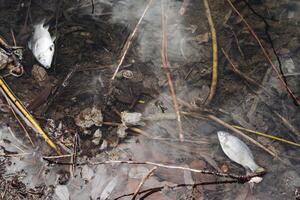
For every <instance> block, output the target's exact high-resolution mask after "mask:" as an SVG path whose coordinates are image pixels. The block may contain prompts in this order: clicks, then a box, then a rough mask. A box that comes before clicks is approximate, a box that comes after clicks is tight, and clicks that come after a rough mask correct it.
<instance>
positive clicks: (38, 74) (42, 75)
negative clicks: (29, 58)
mask: <svg viewBox="0 0 300 200" xmlns="http://www.w3.org/2000/svg"><path fill="white" fill-rule="evenodd" d="M31 74H32V76H33V78H34V80H36V81H38V82H42V81H45V80H47V79H48V74H47V71H46V70H45V68H44V67H41V66H39V65H33V67H32V70H31Z"/></svg>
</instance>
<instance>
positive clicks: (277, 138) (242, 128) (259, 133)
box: [233, 125, 300, 147]
mask: <svg viewBox="0 0 300 200" xmlns="http://www.w3.org/2000/svg"><path fill="white" fill-rule="evenodd" d="M233 127H234V128H237V129H239V130H243V131H247V132H249V133H254V134H257V135H260V136H263V137H266V138H270V139H273V140H277V141H280V142H284V143H287V144H290V145H294V146H297V147H300V144H299V143H296V142H292V141H289V140H286V139H283V138H279V137H276V136H273V135H270V134H266V133H262V132H259V131H254V130H251V129H247V128H244V127H240V126H234V125H233Z"/></svg>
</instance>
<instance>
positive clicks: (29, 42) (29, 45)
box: [27, 40, 32, 50]
mask: <svg viewBox="0 0 300 200" xmlns="http://www.w3.org/2000/svg"><path fill="white" fill-rule="evenodd" d="M27 45H28V48H29V49H30V50H32V49H31V47H32V46H31V40H29V41H28V43H27Z"/></svg>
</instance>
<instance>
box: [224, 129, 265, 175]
mask: <svg viewBox="0 0 300 200" xmlns="http://www.w3.org/2000/svg"><path fill="white" fill-rule="evenodd" d="M218 138H219V141H220V144H221V147H222V150H223V152H224V153H225V154H226V155H227V156H228V158H230V160H232V161H234V162H236V163H238V164H240V165H242V166H243V167H244V168H245V169H246V170H248V169H250V170H251V171H252V172H262V171H264V168H262V167H260V166H258V165H257V164H256V163H255V161H254V158H253V155H252V152H251V150H250V149H249V147H248V146H247V145H246V144H245V143H244V142H243V141H242V140H240V139H239V138H237V137H235V136H233V135H231V134H229V133H227V132H224V131H218Z"/></svg>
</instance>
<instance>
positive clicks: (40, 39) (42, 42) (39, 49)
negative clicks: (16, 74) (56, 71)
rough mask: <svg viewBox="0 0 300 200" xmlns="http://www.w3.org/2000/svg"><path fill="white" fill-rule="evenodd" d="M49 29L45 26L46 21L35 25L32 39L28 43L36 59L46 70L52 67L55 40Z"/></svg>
mask: <svg viewBox="0 0 300 200" xmlns="http://www.w3.org/2000/svg"><path fill="white" fill-rule="evenodd" d="M48 29H49V26H44V21H42V22H41V23H39V24H37V25H35V26H34V32H33V35H32V38H31V39H30V40H29V42H28V47H29V49H30V50H31V51H32V53H33V55H34V57H35V58H36V59H37V61H38V62H39V63H40V64H41V65H43V66H44V67H45V68H46V69H49V68H50V67H51V63H52V58H53V54H54V43H53V42H54V40H55V37H51V36H50V33H49V31H48Z"/></svg>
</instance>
